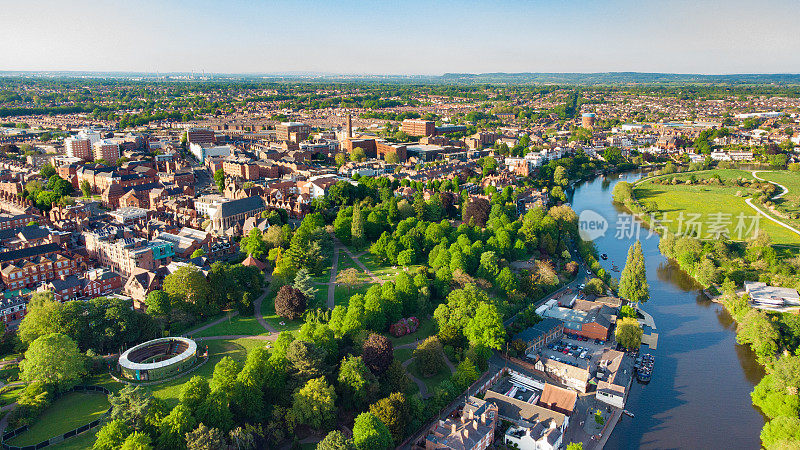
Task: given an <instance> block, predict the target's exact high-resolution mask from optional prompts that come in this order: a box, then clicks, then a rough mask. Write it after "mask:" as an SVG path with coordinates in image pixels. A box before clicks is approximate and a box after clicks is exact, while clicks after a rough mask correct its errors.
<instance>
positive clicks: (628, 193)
mask: <svg viewBox="0 0 800 450" xmlns="http://www.w3.org/2000/svg"><path fill="white" fill-rule="evenodd" d="M611 198H612V199H613V200H614V201H615V202H617V203H626V202H628V201H632V200H633V187H632V186H631V184H630V183H628V182H627V181H620V182H618V183H617V184H615V185H614V190H612V191H611Z"/></svg>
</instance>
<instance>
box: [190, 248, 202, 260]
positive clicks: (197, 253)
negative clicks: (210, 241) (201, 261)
mask: <svg viewBox="0 0 800 450" xmlns="http://www.w3.org/2000/svg"><path fill="white" fill-rule="evenodd" d="M201 256H206V251H205V250H203V249H202V248H198V249H197V250H195V251H193V252H192V256H191V258H199V257H201Z"/></svg>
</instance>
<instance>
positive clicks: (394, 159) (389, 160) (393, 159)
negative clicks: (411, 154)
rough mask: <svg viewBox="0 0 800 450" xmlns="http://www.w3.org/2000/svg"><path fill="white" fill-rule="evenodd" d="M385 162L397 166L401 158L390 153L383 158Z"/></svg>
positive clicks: (394, 153) (395, 153)
mask: <svg viewBox="0 0 800 450" xmlns="http://www.w3.org/2000/svg"><path fill="white" fill-rule="evenodd" d="M383 159H384V161H386V163H387V164H397V163H399V162H400V158H399V157H398V156H397V152H393V151H392V152H388V153H386V154H385V155H384V157H383Z"/></svg>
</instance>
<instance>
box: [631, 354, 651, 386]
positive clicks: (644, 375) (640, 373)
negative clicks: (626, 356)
mask: <svg viewBox="0 0 800 450" xmlns="http://www.w3.org/2000/svg"><path fill="white" fill-rule="evenodd" d="M655 359H656V358H655V356H653V355H651V354H649V353H645V354H644V355H642V356H640V357H638V358H636V365H635V366H634V368H635V369H636V379H637V380H639V382H641V383H647V382H649V381H650V379H651V378H652V376H653V364H654V363H655Z"/></svg>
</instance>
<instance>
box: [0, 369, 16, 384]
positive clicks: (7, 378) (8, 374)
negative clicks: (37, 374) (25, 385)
mask: <svg viewBox="0 0 800 450" xmlns="http://www.w3.org/2000/svg"><path fill="white" fill-rule="evenodd" d="M0 380H3V382H4V383H6V384H8V383H13V382H14V381H17V380H19V364H6V365H4V366H3V368H2V369H0Z"/></svg>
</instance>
